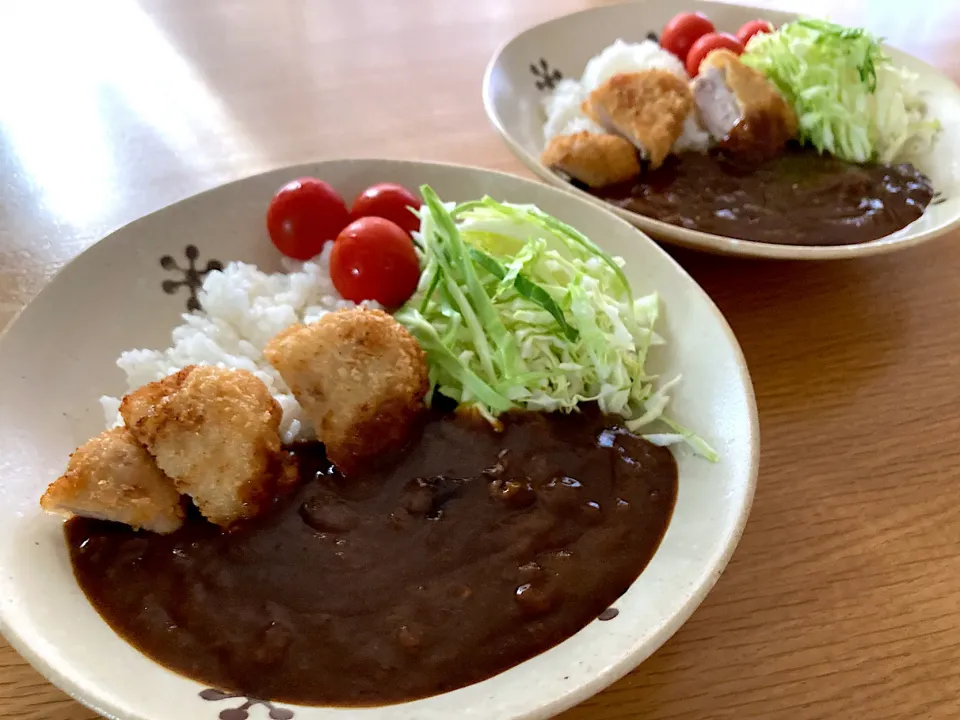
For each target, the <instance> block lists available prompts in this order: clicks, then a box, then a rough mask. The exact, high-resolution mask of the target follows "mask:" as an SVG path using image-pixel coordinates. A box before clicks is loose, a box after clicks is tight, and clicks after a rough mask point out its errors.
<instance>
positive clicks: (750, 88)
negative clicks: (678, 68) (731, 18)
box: [693, 50, 798, 157]
mask: <svg viewBox="0 0 960 720" xmlns="http://www.w3.org/2000/svg"><path fill="white" fill-rule="evenodd" d="M720 83H722V85H721V84H720ZM693 93H694V98H695V101H696V104H697V112H698V114H699V116H700V118H701V121H702V122H703V124H704V125H705V126H706V127H708V129H709V130H710V131H711V134H714V135H715V136H716V137H717V139H718V140H719V141H720V143H721V146H722V147H724V148H725V149H726V150H729V151H731V152H736V153H749V154H753V155H757V156H761V157H769V156H772V155H775V154H777V153H779V152H780V151H782V150H783V147H784V146H785V145H786V144H787V141H789V140H790V139H791V138H794V137H796V135H797V129H798V123H797V115H796V113H795V112H794V110H793V108H792V107H790V105H789V104H788V103H787V101H786V100H785V99H784V97H783V95H781V94H780V91H779V90H778V89H777V87H776V86H775V85H774V84H773V83H772V82H770V81H769V80H768V79H767V78H766V76H765V75H764V74H763V73H762V72H760V71H759V70H756V69H754V68H752V67H749V66H748V65H745V64H744V63H743V62H742V61H741V60H740V58H739V57H737V56H736V55H735V54H734V53H732V52H730V51H729V50H714V51H713V52H711V53H710V54H709V55H707V57H706V58H704V60H703V62H702V63H701V64H700V75H699V76H698V77H697V79H696V80H694V81H693ZM725 93H730V94H732V95H733V100H734V102H735V106H736V112H735V113H726V117H723V118H721V117H718V114H722V113H718V111H717V108H718V107H721V106H722V105H723V104H724V103H725V102H726V101H727V100H728V99H729V98H725V97H723V95H724V94H725ZM731 115H732V117H731Z"/></svg>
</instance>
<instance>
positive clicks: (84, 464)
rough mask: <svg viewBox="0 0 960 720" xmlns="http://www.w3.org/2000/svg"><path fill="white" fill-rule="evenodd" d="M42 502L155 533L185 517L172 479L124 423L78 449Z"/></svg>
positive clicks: (168, 529) (45, 506) (51, 508)
mask: <svg viewBox="0 0 960 720" xmlns="http://www.w3.org/2000/svg"><path fill="white" fill-rule="evenodd" d="M40 506H41V507H42V508H43V509H44V510H46V511H47V512H52V513H58V514H61V515H80V516H82V517H89V518H96V519H98V520H112V521H113V522H118V523H123V524H125V525H130V526H131V527H134V528H137V529H140V528H142V529H144V530H152V531H153V532H157V533H171V532H173V531H174V530H176V529H177V528H179V527H180V526H181V525H182V524H183V517H184V515H183V506H182V503H181V499H180V493H178V492H177V490H176V488H175V487H174V485H173V480H171V479H170V478H169V477H167V476H166V475H164V473H163V472H161V470H160V468H158V467H157V464H156V462H154V459H153V458H152V457H151V456H150V453H148V452H147V451H146V450H144V449H143V447H142V446H141V445H140V443H138V442H137V441H136V439H135V438H134V437H133V435H132V434H131V433H130V431H129V430H127V428H125V427H119V428H113V429H112V430H107V431H106V432H102V433H100V434H99V435H97V436H96V437H95V438H93V439H92V440H88V441H87V442H86V443H84V444H83V445H81V446H80V447H79V448H77V450H76V451H75V452H74V453H73V454H72V455H71V456H70V461H69V462H68V463H67V471H66V472H65V473H64V474H63V475H62V476H61V477H59V478H57V480H56V481H55V482H53V483H52V484H51V485H50V487H48V488H47V491H46V492H45V493H44V495H43V497H42V498H41V499H40Z"/></svg>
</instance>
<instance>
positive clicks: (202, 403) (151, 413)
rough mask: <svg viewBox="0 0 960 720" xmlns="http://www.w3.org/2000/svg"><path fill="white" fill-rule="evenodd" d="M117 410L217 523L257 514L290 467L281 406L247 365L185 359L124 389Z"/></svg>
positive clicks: (182, 486)
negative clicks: (180, 366)
mask: <svg viewBox="0 0 960 720" xmlns="http://www.w3.org/2000/svg"><path fill="white" fill-rule="evenodd" d="M120 414H121V415H122V416H123V419H124V422H125V423H126V424H127V427H128V428H130V431H131V432H132V433H133V434H134V436H135V437H136V438H137V440H139V441H140V443H142V444H143V445H144V447H146V448H147V450H148V451H149V452H150V453H151V454H152V455H153V456H154V457H155V458H156V461H157V464H158V465H159V467H160V468H161V469H162V470H163V471H164V472H165V473H167V474H168V475H169V476H170V477H172V478H173V481H174V483H175V485H176V487H177V489H178V490H179V491H180V492H182V493H184V494H186V495H189V496H190V497H191V498H193V501H194V503H195V504H196V505H197V507H198V508H199V509H200V512H201V513H202V514H203V516H204V517H206V518H207V519H208V520H210V521H211V522H213V523H216V524H217V525H220V526H223V527H226V526H228V525H230V524H232V523H234V522H236V521H237V520H242V519H244V518H250V517H253V516H255V515H257V514H258V513H259V512H260V510H262V509H263V508H264V506H265V505H266V504H267V503H268V502H269V501H270V500H271V499H272V498H273V497H274V496H275V494H276V492H277V490H278V482H280V481H282V480H284V478H285V477H286V475H287V474H288V473H289V472H290V470H291V469H290V468H289V467H287V465H286V462H285V455H284V454H283V453H282V452H281V444H280V435H279V427H280V420H281V417H282V411H281V408H280V405H279V404H278V403H277V401H276V400H275V399H274V398H273V397H272V396H271V395H270V391H269V390H268V389H267V386H266V385H264V384H263V382H261V381H260V380H259V379H258V378H257V377H256V376H255V375H253V373H250V372H247V371H246V370H229V369H224V368H218V367H210V366H200V365H190V366H188V367H185V368H184V369H183V370H180V371H179V372H177V373H174V374H172V375H169V376H168V377H165V378H163V379H162V380H158V381H157V382H153V383H150V384H148V385H144V386H143V387H142V388H140V389H138V390H135V391H134V392H132V393H130V394H129V395H127V396H126V397H125V398H124V399H123V401H122V402H121V404H120Z"/></svg>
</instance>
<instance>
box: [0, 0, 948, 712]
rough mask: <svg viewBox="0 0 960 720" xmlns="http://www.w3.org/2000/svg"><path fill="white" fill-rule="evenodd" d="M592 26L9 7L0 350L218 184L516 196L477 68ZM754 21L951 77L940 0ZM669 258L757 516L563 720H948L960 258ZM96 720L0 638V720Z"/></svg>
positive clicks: (542, 7) (425, 2) (550, 11)
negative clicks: (503, 51) (739, 433)
mask: <svg viewBox="0 0 960 720" xmlns="http://www.w3.org/2000/svg"><path fill="white" fill-rule="evenodd" d="M591 4H594V3H591V2H590V0H404V1H401V0H357V1H355V2H346V1H345V0H344V1H341V0H325V1H321V0H316V1H311V0H204V1H203V2H197V1H195V0H140V1H136V0H112V1H107V0H86V1H85V2H78V1H77V0H64V1H63V2H53V1H52V0H3V1H2V2H0V327H2V326H4V325H6V324H7V323H8V322H9V321H10V320H11V319H12V318H13V317H14V315H15V314H16V313H17V312H18V311H19V310H20V309H21V308H22V307H23V306H24V305H25V304H26V303H27V302H29V300H30V299H31V298H32V297H33V296H34V295H35V294H36V293H37V292H38V291H39V290H40V288H41V287H43V285H44V283H46V282H47V281H48V280H49V279H50V277H51V276H52V275H53V274H54V273H55V272H56V271H57V269H58V268H60V267H61V266H62V265H63V264H64V263H65V262H67V261H68V260H70V259H71V258H72V257H74V256H75V255H77V254H78V253H80V252H81V251H82V250H83V249H84V248H86V247H88V246H89V245H90V244H91V243H94V242H96V241H97V240H98V239H99V238H100V237H102V236H103V235H104V234H106V233H107V232H108V231H110V230H111V229H113V228H116V227H117V226H119V225H121V224H123V223H126V222H128V221H130V220H133V219H134V218H136V217H138V216H141V215H143V214H145V213H148V212H150V211H152V210H155V209H157V208H159V207H161V206H163V205H166V204H168V203H171V202H173V201H176V200H178V199H180V198H183V197H185V196H188V195H190V194H193V193H195V192H197V191H200V190H203V189H206V188H209V187H212V186H215V185H217V184H220V183H223V182H225V181H228V180H233V179H236V178H239V177H243V176H246V175H251V174H254V173H257V172H260V171H263V170H266V169H270V168H276V167H280V166H283V165H287V164H293V163H300V162H304V161H307V160H311V159H320V158H330V157H336V156H343V155H364V156H383V157H396V158H421V159H440V160H449V161H456V162H462V163H468V164H475V165H484V166H487V167H492V168H498V169H503V170H508V171H512V172H517V173H523V171H522V170H521V166H520V164H519V163H518V162H517V161H516V160H514V159H513V158H512V157H511V156H510V154H509V153H508V152H507V150H506V148H505V147H504V146H503V145H502V144H501V142H500V140H499V139H498V138H497V136H496V134H495V133H494V131H493V130H492V129H491V128H489V127H488V125H487V122H486V120H485V118H484V115H483V111H482V108H481V103H480V80H481V76H482V73H483V69H484V66H485V64H486V62H487V60H488V59H489V57H490V56H491V54H492V53H493V51H494V49H495V48H496V47H497V46H498V45H499V44H500V43H501V42H502V41H504V40H506V39H507V38H508V37H510V36H511V35H512V34H513V33H515V32H517V31H519V30H521V29H523V28H525V27H528V26H530V25H533V24H535V23H537V22H540V21H541V20H545V19H547V18H550V17H554V16H557V15H562V14H565V13H567V12H571V11H574V10H579V9H582V8H584V7H589V6H590V5H591ZM754 4H757V2H756V0H754ZM766 4H767V5H769V6H771V7H772V6H776V7H779V8H784V9H795V10H796V9H799V8H803V9H804V10H806V11H807V12H810V13H817V14H832V16H833V17H834V18H835V19H837V20H841V21H845V22H849V23H853V24H858V25H865V26H867V27H869V28H871V29H872V30H874V31H876V32H878V33H880V34H882V35H884V36H886V37H887V38H888V39H889V41H890V42H891V43H892V44H894V45H897V46H900V47H903V48H904V49H906V50H908V51H911V52H914V53H915V54H917V55H919V56H921V57H923V58H924V59H926V60H928V61H930V62H932V63H934V64H936V65H938V66H940V67H941V68H944V69H945V70H946V71H947V72H948V73H950V74H951V75H952V76H953V77H954V78H960V29H958V28H960V5H957V4H956V3H952V2H950V0H943V2H929V1H924V2H919V1H918V2H912V3H910V2H902V1H901V0H890V1H889V2H885V1H883V0H850V1H849V2H843V3H840V2H828V1H820V2H814V1H813V0H807V1H806V2H800V0H795V1H791V0H768V2H767V3H766ZM678 7H679V3H678ZM677 257H678V259H679V260H680V261H681V262H682V263H683V264H684V265H685V267H687V268H688V269H689V270H690V271H691V272H692V273H693V274H694V276H695V277H696V278H697V279H698V280H699V281H700V282H701V283H702V284H703V286H704V287H705V288H706V290H707V291H708V292H709V293H710V295H711V296H712V297H713V298H714V299H715V300H716V302H717V303H718V304H719V306H720V308H721V310H722V311H723V312H724V313H725V314H726V316H727V318H728V319H729V320H730V323H731V324H732V326H733V328H734V330H735V332H736V334H737V336H738V337H739V339H740V342H741V343H742V345H743V349H744V352H745V353H746V357H747V361H748V363H749V365H750V369H751V371H752V374H753V378H754V382H755V383H756V392H757V399H758V403H759V406H760V419H761V427H762V435H763V456H762V467H761V473H760V482H759V488H758V491H757V496H756V502H755V504H754V509H753V514H752V516H751V519H750V522H749V524H748V526H747V530H746V534H745V535H744V538H743V541H742V542H741V544H740V547H739V549H738V550H737V553H736V555H735V557H734V559H733V561H732V563H731V564H730V566H729V568H728V569H727V571H726V573H725V574H724V576H723V577H722V579H721V580H720V582H719V584H718V585H717V587H716V589H715V590H714V591H713V592H712V593H711V595H710V596H709V597H708V598H707V600H706V602H705V603H704V604H703V606H702V607H701V608H700V609H699V610H698V611H697V613H696V614H695V615H694V617H693V618H692V619H691V620H690V621H689V622H688V623H687V624H686V625H685V626H684V627H683V628H682V629H681V630H680V631H679V632H678V633H677V635H676V636H675V637H674V638H673V639H672V640H670V641H669V642H668V643H667V644H666V645H665V646H664V647H663V649H661V650H660V651H659V652H658V653H657V654H656V655H655V656H654V657H653V658H651V659H650V660H649V661H648V662H646V663H645V664H644V665H643V666H642V667H641V668H640V669H638V670H637V671H636V672H634V673H632V674H631V675H629V676H628V677H627V678H625V679H624V680H623V681H621V682H619V683H617V684H616V685H614V686H613V687H612V688H611V689H609V690H607V691H606V692H604V693H601V694H600V695H598V696H597V697H595V698H593V699H592V700H590V701H588V702H586V703H585V704H584V705H582V706H580V707H579V708H576V709H574V710H572V711H570V712H569V713H567V714H565V715H564V716H563V718H564V720H588V719H593V720H622V719H624V718H647V719H657V720H661V719H662V720H666V719H667V718H670V719H680V718H689V719H697V720H699V719H701V718H738V719H739V720H742V719H746V718H769V719H780V718H783V719H785V720H786V719H789V720H815V719H819V718H844V719H846V718H864V719H865V720H884V719H893V718H897V719H899V718H910V719H915V718H950V719H953V718H958V717H960V662H958V658H960V612H958V610H960V471H958V461H960V449H958V445H957V442H956V440H957V438H958V436H960V322H958V319H957V309H958V308H960V270H958V269H960V235H954V236H951V237H947V238H944V239H943V240H941V241H937V242H934V243H932V244H930V245H928V246H925V247H922V248H919V249H917V250H914V251H911V252H907V253H904V254H902V255H894V256H889V257H882V258H877V259H873V260H865V261H855V262H842V263H832V264H821V265H798V264H791V263H773V262H747V261H735V260H721V259H717V258H711V257H706V256H696V255H692V254H686V253H682V254H681V253H677ZM95 717H96V716H95V715H94V714H93V713H91V712H90V711H89V710H86V709H84V708H83V707H81V706H80V705H78V704H77V703H75V702H74V701H72V700H70V699H69V698H67V697H66V696H65V695H64V694H62V693H61V692H60V691H58V690H57V689H55V688H54V687H53V686H52V685H49V684H48V683H47V682H46V681H44V680H43V678H41V676H40V675H38V674H37V673H36V672H35V671H34V670H33V669H31V668H30V667H29V666H28V665H27V664H26V663H25V662H24V661H23V660H22V659H21V658H20V657H19V656H18V655H17V654H16V653H15V652H14V651H13V650H12V649H10V648H9V647H8V646H6V645H5V644H3V643H2V641H0V718H11V719H14V718H16V719H17V720H41V719H43V720H88V719H89V718H95Z"/></svg>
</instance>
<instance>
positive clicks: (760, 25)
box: [737, 20, 773, 47]
mask: <svg viewBox="0 0 960 720" xmlns="http://www.w3.org/2000/svg"><path fill="white" fill-rule="evenodd" d="M772 32H773V24H772V23H771V22H770V21H769V20H751V21H750V22H748V23H744V24H743V26H742V27H741V28H740V29H739V30H737V40H739V41H740V44H741V45H743V46H744V47H746V46H747V43H748V42H750V38H752V37H753V36H754V35H759V34H760V33H772Z"/></svg>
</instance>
